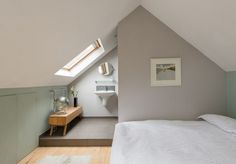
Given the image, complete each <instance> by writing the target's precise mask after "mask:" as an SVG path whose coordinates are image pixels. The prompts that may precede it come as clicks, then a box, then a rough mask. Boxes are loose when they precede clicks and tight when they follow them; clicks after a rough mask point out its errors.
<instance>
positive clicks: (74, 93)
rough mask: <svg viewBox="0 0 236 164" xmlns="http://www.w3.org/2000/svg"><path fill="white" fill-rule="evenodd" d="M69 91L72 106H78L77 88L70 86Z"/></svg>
mask: <svg viewBox="0 0 236 164" xmlns="http://www.w3.org/2000/svg"><path fill="white" fill-rule="evenodd" d="M70 93H71V95H72V97H73V103H74V107H77V106H78V97H77V96H78V90H76V89H75V87H73V86H72V87H71V88H70Z"/></svg>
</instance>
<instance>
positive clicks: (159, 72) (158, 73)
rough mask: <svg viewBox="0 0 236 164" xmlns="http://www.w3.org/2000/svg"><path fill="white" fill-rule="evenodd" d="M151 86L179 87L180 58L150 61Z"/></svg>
mask: <svg viewBox="0 0 236 164" xmlns="http://www.w3.org/2000/svg"><path fill="white" fill-rule="evenodd" d="M151 86H181V58H154V59H151Z"/></svg>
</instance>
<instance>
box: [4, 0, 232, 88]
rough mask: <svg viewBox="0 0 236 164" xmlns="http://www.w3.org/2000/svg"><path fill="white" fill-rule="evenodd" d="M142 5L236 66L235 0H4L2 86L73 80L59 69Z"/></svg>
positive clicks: (112, 41)
mask: <svg viewBox="0 0 236 164" xmlns="http://www.w3.org/2000/svg"><path fill="white" fill-rule="evenodd" d="M140 4H141V5H142V6H143V7H144V8H146V9H147V10H149V11H150V12H151V13H152V14H153V15H155V16H156V17H157V18H159V19H160V20H161V21H162V22H164V23H165V24H166V25H168V26H169V27H170V28H171V29H172V30H174V31H175V32H176V33H178V34H179V35H180V36H181V37H183V38H184V39H185V40H186V41H188V42H190V43H191V44H192V45H194V46H195V47H196V48H197V49H199V50H200V51H201V52H203V53H204V54H205V55H206V56H208V57H209V58H210V59H211V60H213V61H214V62H215V63H217V64H218V65H219V66H220V67H221V68H223V69H224V70H226V71H232V70H236V48H235V45H236V32H235V29H236V18H235V14H236V12H235V11H236V7H235V6H236V1H233V0H225V1H219V0H217V1H216V0H178V1H172V0H119V1H117V0H99V1H96V0H70V1H66V0H50V1H48V0H35V1H32V0H21V1H18V0H11V1H10V0H0V88H15V87H31V86H49V85H67V84H69V83H70V82H72V81H73V80H74V79H75V78H68V77H59V76H54V73H55V72H56V71H57V70H58V69H60V68H61V67H62V66H64V65H65V64H66V63H67V62H68V61H70V60H71V59H72V58H73V57H75V56H76V55H77V54H78V53H79V52H81V51H82V50H83V49H84V48H85V47H87V46H88V45H89V44H90V43H91V42H92V41H94V40H95V39H97V38H101V39H102V41H103V44H104V47H105V50H106V52H108V51H110V50H111V49H113V48H114V47H115V46H117V43H116V38H115V37H114V36H115V35H116V26H117V24H118V23H119V21H120V20H122V19H123V18H124V17H125V16H127V15H128V14H129V13H130V12H132V11H133V10H134V9H135V8H136V7H137V6H139V5H140Z"/></svg>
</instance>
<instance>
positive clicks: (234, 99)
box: [227, 71, 236, 118]
mask: <svg viewBox="0 0 236 164" xmlns="http://www.w3.org/2000/svg"><path fill="white" fill-rule="evenodd" d="M227 113H228V115H229V116H231V117H234V118H236V71H234V72H227Z"/></svg>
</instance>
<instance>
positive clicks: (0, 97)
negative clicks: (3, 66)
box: [0, 86, 67, 164]
mask: <svg viewBox="0 0 236 164" xmlns="http://www.w3.org/2000/svg"><path fill="white" fill-rule="evenodd" d="M52 89H53V90H55V92H56V96H66V95H67V87H66V86H58V87H37V88H18V89H0V134H1V135H0V152H1V153H0V161H1V162H0V163H4V164H15V163H17V162H18V161H20V160H21V159H22V158H24V157H25V156H26V155H27V154H29V153H30V152H31V151H32V150H33V149H35V148H36V147H37V146H38V139H39V135H40V134H42V133H43V132H45V131H46V130H47V129H48V128H49V127H48V124H47V118H48V115H49V113H50V112H51V111H52V110H53V101H52V100H53V99H52V98H53V96H52V94H51V93H50V90H52Z"/></svg>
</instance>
